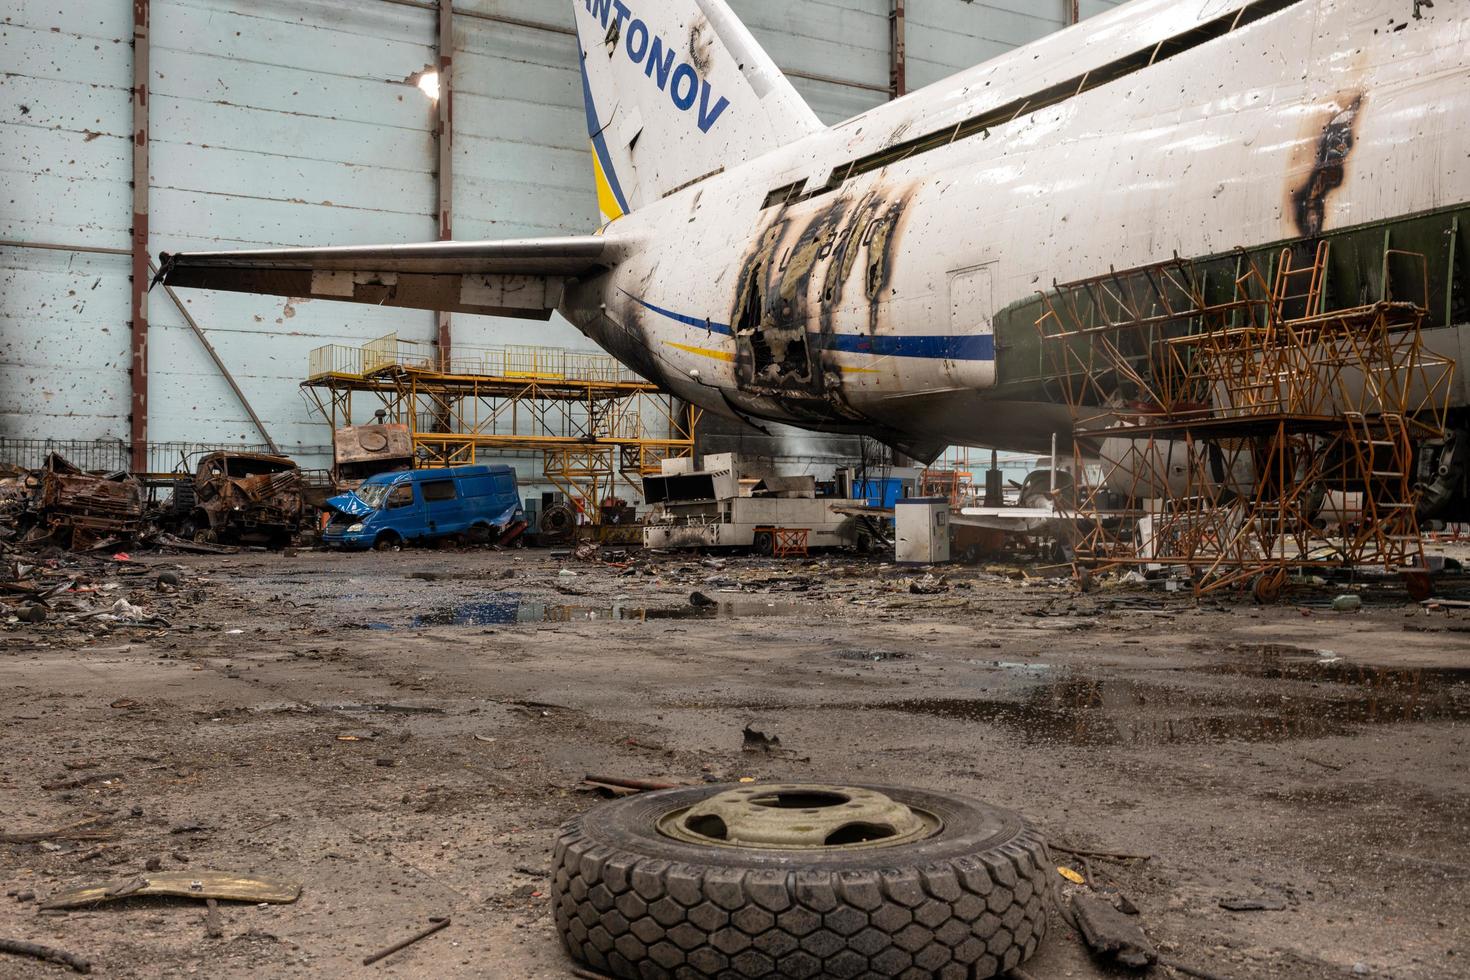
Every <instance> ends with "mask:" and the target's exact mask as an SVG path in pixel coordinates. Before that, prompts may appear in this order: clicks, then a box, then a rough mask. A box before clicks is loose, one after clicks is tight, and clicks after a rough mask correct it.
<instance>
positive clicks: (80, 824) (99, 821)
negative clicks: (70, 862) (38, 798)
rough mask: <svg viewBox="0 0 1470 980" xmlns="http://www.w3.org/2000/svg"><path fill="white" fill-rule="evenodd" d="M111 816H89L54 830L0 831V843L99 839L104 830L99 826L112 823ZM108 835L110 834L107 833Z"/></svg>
mask: <svg viewBox="0 0 1470 980" xmlns="http://www.w3.org/2000/svg"><path fill="white" fill-rule="evenodd" d="M112 819H113V818H112V817H111V816H106V815H104V816H101V817H89V818H87V819H86V820H78V821H77V822H76V823H69V824H67V825H66V826H64V827H57V828H56V829H54V830H37V831H34V832H31V833H0V843H4V844H35V843H37V842H39V841H43V840H100V839H102V836H101V835H103V834H104V833H105V832H103V831H101V830H100V829H99V828H101V827H104V826H106V825H107V824H110V823H112ZM109 836H110V835H109Z"/></svg>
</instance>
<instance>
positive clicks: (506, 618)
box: [370, 593, 810, 629]
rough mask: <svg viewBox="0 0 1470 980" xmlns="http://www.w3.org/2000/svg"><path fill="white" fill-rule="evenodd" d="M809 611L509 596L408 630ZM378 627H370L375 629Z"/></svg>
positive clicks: (792, 606) (785, 605) (428, 617)
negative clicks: (550, 600)
mask: <svg viewBox="0 0 1470 980" xmlns="http://www.w3.org/2000/svg"><path fill="white" fill-rule="evenodd" d="M809 611H810V610H808V609H806V608H805V607H803V606H801V605H799V604H797V603H794V602H751V601H739V602H730V601H717V602H716V603H715V604H714V605H712V606H676V607H673V608H667V609H648V608H642V607H636V606H623V605H616V604H614V605H610V606H573V605H564V604H561V603H546V602H533V601H529V600H526V599H523V598H521V597H520V596H518V595H513V594H510V593H507V594H504V595H500V596H497V597H496V598H494V599H491V600H482V601H478V602H466V603H461V604H459V605H456V606H445V607H443V608H439V609H433V610H430V611H429V612H426V613H422V614H420V615H418V616H415V617H414V618H413V620H412V622H411V623H410V624H409V625H410V626H414V627H419V626H462V627H473V626H508V625H512V624H515V623H579V622H590V621H607V622H647V621H650V620H662V619H745V618H750V617H756V616H796V615H800V614H803V613H807V612H809ZM378 625H379V624H372V625H371V626H370V628H373V629H376V628H378ZM388 628H390V629H391V627H388Z"/></svg>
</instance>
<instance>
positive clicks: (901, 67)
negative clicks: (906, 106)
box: [888, 0, 909, 99]
mask: <svg viewBox="0 0 1470 980" xmlns="http://www.w3.org/2000/svg"><path fill="white" fill-rule="evenodd" d="M904 6H905V0H893V8H892V10H891V11H890V12H889V14H888V42H889V43H888V97H889V98H890V99H897V98H899V97H901V96H903V95H907V94H908V90H909V79H908V52H907V45H908V42H907V40H906V38H905V35H904Z"/></svg>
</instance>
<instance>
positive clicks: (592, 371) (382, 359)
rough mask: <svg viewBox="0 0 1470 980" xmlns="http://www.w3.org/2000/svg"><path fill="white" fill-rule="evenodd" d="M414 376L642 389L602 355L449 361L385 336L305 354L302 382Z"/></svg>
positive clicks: (433, 350)
mask: <svg viewBox="0 0 1470 980" xmlns="http://www.w3.org/2000/svg"><path fill="white" fill-rule="evenodd" d="M389 370H400V371H418V372H427V373H433V374H442V375H447V376H459V377H475V378H505V379H514V380H541V381H549V382H557V381H572V382H579V381H580V382H593V383H597V384H643V383H645V382H644V381H643V379H642V378H640V377H639V376H638V375H636V374H634V373H633V372H632V371H629V370H628V369H627V368H626V367H624V366H623V365H622V364H620V363H618V361H617V360H616V359H614V358H612V357H609V356H608V355H606V354H601V353H597V352H595V351H578V350H569V349H566V348H560V347H542V346H535V345H529V344H527V345H508V346H504V347H460V346H455V347H454V348H452V349H451V351H450V353H449V355H448V356H447V357H446V356H444V354H443V352H441V351H440V349H439V348H438V347H437V346H435V345H434V344H430V343H421V342H419V341H411V340H400V339H399V338H398V336H397V335H396V334H389V335H387V336H386V337H380V338H378V339H377V340H373V341H370V342H369V343H366V344H363V345H362V346H360V347H350V346H345V345H341V344H328V345H326V346H323V347H318V348H316V349H315V350H313V351H312V352H311V358H310V368H309V374H308V380H317V379H321V378H331V377H335V378H342V379H349V378H351V379H366V378H369V377H372V376H373V375H375V374H378V373H380V372H383V371H389Z"/></svg>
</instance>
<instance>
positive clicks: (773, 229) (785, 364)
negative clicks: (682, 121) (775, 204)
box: [730, 190, 912, 422]
mask: <svg viewBox="0 0 1470 980" xmlns="http://www.w3.org/2000/svg"><path fill="white" fill-rule="evenodd" d="M911 193H912V192H911V191H910V192H907V193H903V194H898V195H886V194H884V193H883V192H882V191H881V190H872V191H869V192H868V193H866V194H864V195H863V196H861V197H859V198H856V199H854V197H853V196H851V195H841V196H838V197H836V198H834V199H833V200H831V201H830V202H829V203H826V204H824V205H822V206H820V207H818V208H816V209H815V210H814V211H812V212H811V213H810V214H808V215H803V216H800V217H797V216H793V215H792V214H791V212H790V211H789V210H788V208H787V207H786V206H783V207H781V208H780V210H779V211H777V212H776V213H775V216H774V217H773V218H771V219H770V221H769V223H768V224H767V225H766V227H765V228H764V230H762V231H761V232H760V234H759V235H758V236H757V238H756V240H755V244H754V246H753V247H752V248H751V250H750V251H749V252H748V253H747V254H746V256H745V257H744V259H743V260H742V261H741V263H740V273H739V275H738V277H737V279H736V289H735V303H734V307H733V310H732V312H731V316H730V324H731V332H732V333H733V334H734V338H735V379H736V384H737V385H738V386H739V388H740V390H741V391H742V392H744V393H747V394H751V395H758V396H764V397H766V398H769V399H772V400H774V401H775V402H776V403H777V404H779V405H780V406H781V407H782V408H783V409H784V410H786V411H788V412H790V413H792V414H793V415H796V416H799V417H802V418H808V419H811V420H813V421H820V420H823V419H827V420H831V419H833V418H834V417H835V418H836V419H837V420H849V421H852V422H861V421H863V420H864V419H863V416H862V415H861V414H860V413H858V412H857V411H855V410H854V409H853V408H852V406H851V405H850V404H849V403H848V400H847V398H846V393H845V391H844V389H843V374H842V367H841V365H840V364H839V363H838V361H837V358H836V357H835V351H836V349H837V342H836V340H835V338H836V337H837V336H838V335H839V334H840V333H842V332H843V331H841V330H840V329H839V326H840V324H842V323H847V322H851V321H853V320H855V319H856V318H857V317H859V316H862V317H863V318H864V319H865V320H866V328H867V334H868V336H876V335H878V334H880V333H881V332H882V330H883V327H884V325H885V324H884V322H883V313H884V309H885V301H886V300H887V299H888V298H889V291H890V285H891V280H892V275H893V258H894V252H895V249H896V247H897V243H898V238H899V233H900V229H901V225H902V219H903V216H904V213H905V210H906V208H907V205H908V202H909V199H910V196H911ZM858 276H860V277H861V288H862V291H863V299H862V302H861V304H859V303H856V302H852V301H850V300H849V297H848V293H849V284H850V283H851V282H852V281H853V280H854V279H855V278H857V277H858ZM854 298H855V297H854ZM813 326H815V327H816V328H817V330H816V332H815V333H813V332H812V331H811V329H810V328H811V327H813Z"/></svg>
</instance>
